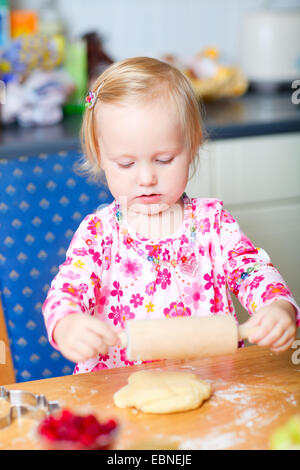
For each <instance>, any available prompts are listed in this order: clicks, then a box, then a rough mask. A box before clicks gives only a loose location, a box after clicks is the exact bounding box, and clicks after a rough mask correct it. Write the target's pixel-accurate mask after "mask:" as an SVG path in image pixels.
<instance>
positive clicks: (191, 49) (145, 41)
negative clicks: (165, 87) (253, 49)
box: [12, 0, 266, 63]
mask: <svg viewBox="0 0 300 470" xmlns="http://www.w3.org/2000/svg"><path fill="white" fill-rule="evenodd" d="M263 3H266V2H262V0H244V1H240V0H227V1H225V0H210V1H204V0H186V1H183V0H163V1H160V0H152V1H151V2H149V1H146V0H109V1H104V0H85V1H82V0H57V1H56V6H57V11H58V13H59V15H60V16H61V19H62V20H63V22H64V24H65V26H66V28H67V30H68V31H69V33H70V34H71V35H74V36H75V35H80V34H83V33H86V32H87V31H90V30H97V31H98V32H100V33H101V34H103V36H104V38H105V48H106V50H107V52H108V53H109V54H110V55H111V56H112V57H113V58H114V59H115V60H121V59H123V58H125V57H129V56H134V55H147V56H148V55H149V56H154V57H161V56H162V55H164V54H166V53H175V54H183V55H192V54H194V53H196V52H198V51H199V49H201V48H203V47H205V46H207V45H211V44H212V45H214V46H216V47H218V48H220V49H221V50H222V55H223V56H224V59H227V60H229V61H230V62H234V63H235V62H238V60H239V54H240V51H239V45H240V42H239V41H238V40H237V39H238V38H239V36H240V33H241V24H242V21H243V19H244V18H245V17H246V15H247V13H248V12H249V11H251V10H253V9H257V8H258V7H260V6H261V5H262V4H263ZM46 4H47V1H45V0H13V1H12V5H13V6H14V7H15V8H26V9H35V10H38V11H39V12H43V7H44V6H45V5H46Z"/></svg>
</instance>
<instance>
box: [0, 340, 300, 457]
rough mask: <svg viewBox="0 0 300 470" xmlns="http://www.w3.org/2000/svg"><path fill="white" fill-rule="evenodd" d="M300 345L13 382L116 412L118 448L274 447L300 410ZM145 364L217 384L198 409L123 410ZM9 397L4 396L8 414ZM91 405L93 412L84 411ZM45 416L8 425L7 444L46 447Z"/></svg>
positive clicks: (80, 406)
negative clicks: (119, 397) (120, 399)
mask: <svg viewBox="0 0 300 470" xmlns="http://www.w3.org/2000/svg"><path fill="white" fill-rule="evenodd" d="M297 355H298V356H299V354H298V353H297V351H295V350H294V351H293V349H290V350H288V351H286V352H283V353H280V354H275V353H272V352H271V351H270V350H268V349H267V348H260V347H258V346H250V347H247V348H241V349H239V350H237V352H236V353H235V354H231V355H227V356H216V357H207V358H202V359H195V360H192V361H179V360H176V361H166V360H165V361H157V362H152V363H149V364H143V365H139V366H131V367H121V368H118V369H104V370H101V371H97V372H91V373H87V374H78V375H68V376H64V377H56V378H52V379H43V380H37V381H32V382H26V383H19V384H12V385H8V386H7V388H8V389H9V390H11V389H18V390H26V391H30V392H33V393H36V394H45V395H46V397H47V399H48V400H58V401H59V402H60V404H61V406H63V407H67V408H70V409H72V410H73V411H74V412H76V411H77V410H78V412H80V411H82V412H85V413H90V412H92V413H95V414H96V416H97V418H98V419H100V420H103V419H104V420H105V419H109V418H115V419H117V421H118V422H119V424H120V433H119V437H118V439H117V442H116V444H115V449H146V448H148V449H156V448H157V447H155V444H156V445H157V443H159V444H160V445H161V446H166V447H165V448H167V449H168V448H170V447H168V446H170V445H173V448H174V446H175V447H177V448H179V449H185V450H192V449H201V450H202V449H203V450H204V449H207V450H210V449H216V450H218V449H259V450H262V449H269V448H270V437H271V434H272V432H273V431H274V429H276V428H277V427H279V426H282V425H284V424H285V423H286V422H287V421H288V420H289V418H290V417H292V416H294V415H295V414H297V413H299V406H300V388H299V383H300V382H299V381H300V368H299V364H298V360H297ZM141 369H148V370H149V369H160V370H172V371H181V372H189V373H193V374H197V375H198V376H199V377H200V378H201V379H203V380H206V381H208V382H210V383H211V385H212V395H211V397H210V398H209V399H208V400H207V401H206V402H204V404H203V405H202V406H201V407H200V408H197V409H195V410H191V411H186V412H182V413H173V414H161V415H158V414H147V413H142V412H141V411H137V410H135V409H133V408H128V409H119V408H117V407H116V406H115V405H114V402H113V394H114V393H115V392H116V391H117V390H119V389H120V388H121V387H123V386H124V385H126V384H127V380H128V376H129V375H130V374H132V373H133V372H136V371H138V370H141ZM8 410H9V403H8V402H6V401H5V400H3V399H2V400H0V415H1V416H4V415H5V414H6V413H7V412H8ZM84 410H85V411H84ZM36 426H37V422H36V421H35V420H34V419H30V418H29V417H27V416H24V417H23V418H22V419H21V420H20V421H18V422H13V423H12V424H11V425H10V426H9V427H6V428H4V429H0V449H1V450H5V449H40V448H41V443H40V442H38V440H37V436H36V433H35V429H36Z"/></svg>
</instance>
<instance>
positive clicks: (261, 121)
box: [0, 0, 300, 383]
mask: <svg viewBox="0 0 300 470" xmlns="http://www.w3.org/2000/svg"><path fill="white" fill-rule="evenodd" d="M10 15H11V19H10ZM0 19H1V21H0V24H1V25H2V28H0V79H1V80H2V82H1V84H2V86H1V88H0V101H1V102H2V103H3V104H2V106H0V111H1V112H0V116H1V118H0V298H1V301H2V306H3V312H4V317H5V318H4V319H3V318H2V324H1V309H0V339H1V338H2V337H3V335H8V337H9V340H10V349H11V355H12V361H13V363H14V369H15V374H16V379H17V381H24V380H32V379H38V378H41V377H51V376H55V375H61V374H68V373H71V372H72V366H73V365H72V364H70V363H68V361H65V360H64V359H63V358H62V357H61V356H60V354H59V353H58V352H57V351H54V350H53V348H51V347H50V345H49V343H48V340H47V337H46V332H45V329H44V326H43V320H42V315H41V306H42V303H43V301H44V299H45V297H46V293H47V291H48V289H49V287H50V282H51V280H52V278H53V276H54V275H55V273H56V272H57V270H58V266H59V264H61V263H62V262H64V259H65V253H66V248H67V247H68V245H69V242H70V240H71V238H72V235H73V233H74V231H75V230H76V228H77V227H78V225H79V223H80V221H81V220H82V219H83V217H84V216H85V215H86V214H88V213H90V212H92V211H94V210H95V208H96V207H98V206H99V205H101V204H107V203H110V202H111V201H112V198H111V195H110V193H109V191H108V190H107V188H106V187H105V186H103V185H102V184H99V185H95V184H92V183H90V182H89V181H87V180H86V178H84V177H83V176H82V175H80V174H78V171H77V170H76V163H77V162H78V159H80V156H81V151H80V145H79V129H80V123H81V116H82V111H83V109H84V99H85V95H86V91H87V89H88V88H89V83H90V82H91V81H93V79H94V78H95V77H96V76H97V75H98V74H99V73H100V72H101V71H102V70H103V69H104V68H105V67H107V66H108V65H109V63H111V62H112V61H116V60H120V59H123V58H125V57H129V56H136V55H147V56H153V57H157V58H161V59H163V60H167V61H170V62H171V63H173V64H175V65H176V66H178V67H180V68H181V69H182V70H183V71H184V72H185V73H187V75H188V76H189V78H190V79H191V81H192V84H193V86H194V89H195V92H196V94H197V96H198V97H199V103H201V108H202V110H203V116H204V124H205V128H206V130H207V135H208V138H207V142H206V144H205V145H204V146H203V148H202V149H201V151H200V156H201V162H200V165H199V167H198V169H197V171H196V173H195V175H194V176H192V178H191V181H190V182H189V185H188V188H187V192H188V194H189V195H190V196H207V197H217V198H220V199H222V200H223V201H224V206H225V207H226V209H228V210H229V211H230V212H231V213H232V214H233V215H234V216H236V217H237V219H238V221H239V223H240V225H241V228H242V229H243V230H244V232H245V233H246V234H247V235H248V236H249V237H250V238H251V239H252V240H253V242H254V244H256V246H258V247H263V248H264V249H265V250H266V251H267V252H268V253H269V255H270V257H271V260H272V262H273V263H274V265H275V266H277V267H278V268H279V270H280V272H281V273H282V275H283V277H284V278H285V279H286V281H287V283H288V285H289V287H290V288H291V290H292V292H293V294H294V297H295V298H296V300H297V301H298V303H300V285H299V278H300V251H299V240H300V186H299V175H300V104H299V102H300V41H299V39H300V0H294V1H292V0H291V1H288V0H285V1H279V0H278V1H275V0H274V1H262V0H245V1H239V0H227V1H223V0H210V1H209V2H208V1H201V0H160V1H158V0H152V1H151V2H149V1H146V0H127V1H125V0H111V1H106V2H104V1H101V0H97V1H95V0H85V1H79V0H72V1H71V0H57V1H51V0H50V1H48V0H12V1H11V2H10V3H8V2H7V1H5V0H0ZM5 24H7V25H8V26H10V25H11V31H10V33H9V28H8V29H7V30H6V29H5ZM24 33H25V36H24ZM39 33H43V34H47V38H48V39H47V40H44V39H41V37H40V36H39ZM28 34H29V36H28ZM28 37H30V38H33V40H32V41H28V40H27V39H28ZM26 38H27V39H26ZM3 84H4V86H3ZM298 88H299V92H298ZM232 297H233V301H234V303H235V306H236V309H237V312H238V315H239V320H240V322H243V321H245V320H246V319H247V317H248V314H247V312H246V311H245V309H243V308H242V307H241V306H240V305H239V304H238V302H236V300H235V299H234V296H232ZM0 372H1V370H0ZM0 376H1V373H0ZM0 379H1V377H0ZM0 383H1V381H0ZM3 383H5V382H3Z"/></svg>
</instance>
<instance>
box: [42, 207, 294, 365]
mask: <svg viewBox="0 0 300 470" xmlns="http://www.w3.org/2000/svg"><path fill="white" fill-rule="evenodd" d="M115 212H116V204H115V202H113V203H111V204H110V205H109V206H106V207H105V208H103V209H101V210H100V211H98V212H96V213H94V214H91V215H88V216H87V217H85V219H84V220H83V221H82V223H81V224H80V226H79V228H78V230H77V231H76V233H75V235H74V237H73V239H72V241H71V244H70V246H69V249H68V251H67V255H66V261H65V262H64V264H63V265H61V266H60V269H59V272H58V274H57V275H56V277H55V278H54V280H53V281H52V283H51V288H50V290H49V292H48V295H47V299H46V301H45V303H44V305H43V314H44V319H45V324H46V328H47V331H48V336H49V341H50V343H51V344H52V346H53V347H54V348H57V345H56V344H55V342H54V340H53V336H52V333H53V329H54V327H55V325H56V324H57V322H58V321H59V320H60V319H61V318H63V317H64V316H66V315H70V314H72V313H77V312H82V313H84V314H87V315H93V316H96V317H97V318H99V319H100V320H101V321H103V322H105V323H108V324H109V325H111V326H112V327H116V328H120V327H124V326H125V324H126V321H127V320H129V319H132V318H137V319H147V318H163V317H166V318H171V317H177V316H207V315H234V316H235V318H236V321H237V322H238V320H237V316H236V313H235V311H234V307H233V303H232V300H231V297H230V291H231V292H233V293H234V294H235V295H236V296H237V297H238V299H239V301H240V302H241V304H242V305H243V306H244V307H245V308H246V309H247V310H248V312H249V314H250V315H251V314H252V313H254V312H255V311H256V310H258V309H259V308H260V307H262V306H263V305H267V304H268V303H271V302H272V301H274V300H275V299H279V298H281V299H286V300H288V301H289V302H291V303H292V304H293V305H294V306H295V307H296V309H297V326H299V325H300V311H299V308H298V306H297V304H296V303H295V301H294V299H293V298H292V294H291V292H290V290H289V288H288V286H287V285H286V283H285V281H284V280H283V278H282V277H281V275H280V273H279V272H278V271H277V270H276V269H275V268H274V266H273V265H272V264H271V262H270V258H269V256H268V255H267V253H266V252H265V251H264V250H263V249H260V248H255V247H254V246H253V244H252V243H251V241H250V240H249V239H248V238H247V237H246V236H245V235H244V234H243V233H242V232H241V230H240V227H239V225H238V223H237V222H236V221H235V219H234V218H233V217H232V216H231V215H230V214H229V213H228V212H227V211H226V210H224V209H223V203H222V201H220V200H218V199H206V198H205V199H204V198H192V199H190V202H189V203H185V208H184V220H183V223H182V225H181V227H180V229H179V230H178V231H177V232H176V233H175V234H173V235H172V237H169V238H165V239H163V240H151V239H149V238H145V237H143V236H141V235H140V234H138V233H136V232H135V231H134V230H133V229H132V228H131V227H130V226H129V225H127V224H124V225H121V226H120V224H119V223H118V221H117V219H116V217H115ZM191 227H194V229H195V230H194V232H195V234H194V237H191V232H192V230H191ZM192 240H193V243H192ZM157 257H159V258H160V259H161V260H162V262H161V263H160V264H157V263H155V262H153V261H152V260H153V259H155V258H157ZM138 363H140V362H135V364H138ZM132 364H134V363H133V362H130V361H128V360H127V358H126V352H125V349H121V348H120V347H111V348H110V349H109V352H108V354H106V355H99V356H98V357H95V358H92V359H89V360H87V361H85V362H80V363H78V364H76V367H75V370H74V373H82V372H89V371H95V370H99V369H104V368H107V367H108V368H111V367H120V366H124V365H132Z"/></svg>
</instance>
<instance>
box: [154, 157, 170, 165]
mask: <svg viewBox="0 0 300 470" xmlns="http://www.w3.org/2000/svg"><path fill="white" fill-rule="evenodd" d="M172 160H173V158H169V160H157V161H158V162H159V163H161V164H162V165H167V164H168V163H171V161H172Z"/></svg>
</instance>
